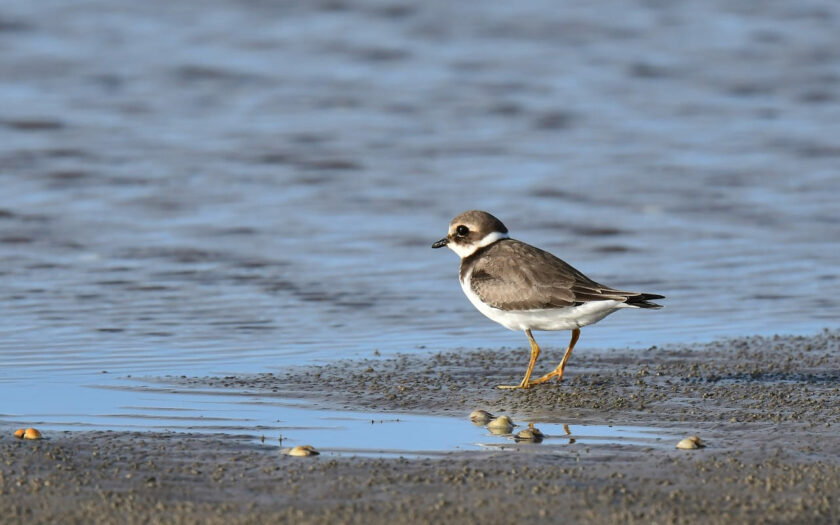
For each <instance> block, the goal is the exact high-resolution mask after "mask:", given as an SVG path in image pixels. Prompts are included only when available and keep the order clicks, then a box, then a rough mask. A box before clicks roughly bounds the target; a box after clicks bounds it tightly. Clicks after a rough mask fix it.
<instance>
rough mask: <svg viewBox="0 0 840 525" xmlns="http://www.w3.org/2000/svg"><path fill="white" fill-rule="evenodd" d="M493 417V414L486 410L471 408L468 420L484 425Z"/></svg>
mask: <svg viewBox="0 0 840 525" xmlns="http://www.w3.org/2000/svg"><path fill="white" fill-rule="evenodd" d="M493 417H494V416H493V414H491V413H490V412H488V411H486V410H473V411H472V412H471V413H470V421H472V422H473V423H475V424H476V425H480V426H484V425H486V424H487V423H488V422H489V421H490V420H491V419H493Z"/></svg>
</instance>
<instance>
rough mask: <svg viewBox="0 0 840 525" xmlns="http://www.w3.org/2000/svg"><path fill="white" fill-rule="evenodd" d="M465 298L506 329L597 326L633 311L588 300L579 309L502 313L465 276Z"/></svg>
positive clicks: (612, 302)
mask: <svg viewBox="0 0 840 525" xmlns="http://www.w3.org/2000/svg"><path fill="white" fill-rule="evenodd" d="M461 289H462V290H464V295H466V296H467V299H469V300H470V302H471V303H472V304H473V306H475V307H476V308H477V309H478V311H479V312H481V313H483V314H484V315H485V316H487V317H489V318H490V319H492V320H493V321H496V322H497V323H499V324H500V325H502V326H504V327H505V328H507V329H509V330H517V331H523V330H574V329H575V328H580V327H582V326H586V325H589V324H592V323H597V322H598V321H600V320H601V319H603V318H604V317H606V316H608V315H610V314H611V313H613V312H615V311H616V310H618V309H619V308H635V307H634V306H630V305H628V304H627V303H623V302H621V301H590V302H588V303H584V304H582V305H580V306H567V307H564V308H540V309H537V310H501V309H499V308H494V307H492V306H489V305H487V304H485V303H483V302H481V299H479V297H478V296H477V295H476V294H475V293H473V291H472V288H470V279H469V276H467V278H466V279H464V281H462V282H461Z"/></svg>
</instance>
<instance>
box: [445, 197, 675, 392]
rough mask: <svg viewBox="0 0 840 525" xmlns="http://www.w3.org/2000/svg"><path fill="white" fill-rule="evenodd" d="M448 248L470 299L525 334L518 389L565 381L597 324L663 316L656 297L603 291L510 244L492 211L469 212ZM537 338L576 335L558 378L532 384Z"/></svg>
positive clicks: (567, 268) (552, 260)
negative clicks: (612, 317) (583, 338)
mask: <svg viewBox="0 0 840 525" xmlns="http://www.w3.org/2000/svg"><path fill="white" fill-rule="evenodd" d="M443 246H446V247H448V248H450V249H451V250H452V251H454V252H455V253H456V254H458V256H459V257H460V258H461V271H460V281H461V288H462V289H463V290H464V294H465V295H466V296H467V298H468V299H469V300H470V302H471V303H472V304H473V306H475V307H476V308H477V309H478V311H479V312H481V313H482V314H484V315H485V316H487V317H489V318H490V319H492V320H493V321H496V322H497V323H499V324H500V325H502V326H504V327H505V328H508V329H509V330H517V331H519V330H521V331H524V332H525V335H526V336H527V337H528V341H529V343H530V344H531V360H530V361H529V363H528V369H527V370H526V371H525V377H523V378H522V381H521V382H520V383H519V384H518V385H499V388H530V387H532V386H534V385H539V384H542V383H545V382H547V381H549V380H551V379H553V378H557V381H561V380H562V379H563V371H564V370H565V369H566V362H568V360H569V357H570V356H571V355H572V350H573V349H574V347H575V344H576V343H577V341H578V338H579V337H580V329H581V327H583V326H586V325H590V324H593V323H597V322H598V321H600V320H601V319H603V318H604V317H606V316H608V315H609V314H611V313H613V312H615V311H617V310H620V309H622V308H662V305H659V304H656V303H653V302H651V301H652V300H655V299H664V296H662V295H657V294H652V293H640V292H623V291H621V290H616V289H615V288H610V287H609V286H604V285H603V284H598V283H596V282H595V281H593V280H592V279H590V278H589V277H587V276H585V275H584V274H582V273H581V272H580V271H578V270H576V269H575V268H573V267H572V266H571V265H570V264H568V263H566V262H565V261H563V260H562V259H559V258H558V257H555V256H554V255H552V254H550V253H548V252H546V251H544V250H541V249H539V248H537V247H535V246H531V245H530V244H526V243H524V242H522V241H517V240H516V239H511V238H510V237H509V236H508V229H507V228H506V227H505V225H504V224H502V221H500V220H499V219H497V218H496V217H494V216H492V215H490V214H489V213H487V212H485V211H480V210H471V211H466V212H464V213H462V214H460V215H458V216H457V217H455V218H454V219H452V222H450V223H449V233H448V234H447V235H446V237H444V238H443V239H441V240H439V241H437V242H436V243H434V244H433V245H432V248H441V247H443ZM531 330H571V331H572V338H571V340H570V341H569V346H568V347H567V348H566V352H565V354H563V360H562V361H560V364H559V365H557V367H556V368H555V369H554V370H552V371H551V372H549V373H547V374H545V375H544V376H542V377H540V378H538V379H535V380H533V381H532V380H531V374H532V372H533V371H534V364H535V363H536V362H537V358H538V357H539V355H540V347H539V345H537V342H536V341H535V340H534V336H533V335H532V334H531Z"/></svg>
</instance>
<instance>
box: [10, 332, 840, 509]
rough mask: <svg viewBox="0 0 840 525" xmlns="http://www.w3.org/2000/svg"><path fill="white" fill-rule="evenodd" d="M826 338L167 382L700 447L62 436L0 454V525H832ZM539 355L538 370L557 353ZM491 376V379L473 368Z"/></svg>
mask: <svg viewBox="0 0 840 525" xmlns="http://www.w3.org/2000/svg"><path fill="white" fill-rule="evenodd" d="M838 347H840V333H838V332H823V333H820V334H817V335H815V336H812V337H789V336H782V337H774V338H757V337H753V338H742V339H733V340H726V341H721V342H718V343H715V344H709V345H696V346H680V347H667V348H651V349H647V350H642V351H630V350H603V351H592V350H588V349H581V351H580V352H576V354H575V356H573V359H572V361H571V362H570V365H569V368H568V369H567V374H568V377H567V379H568V381H566V382H564V383H563V384H562V385H550V386H546V387H544V388H536V389H532V390H529V391H522V392H510V391H499V390H495V389H493V388H491V387H492V386H493V385H495V384H498V383H505V382H510V381H511V380H513V379H517V380H518V377H519V375H520V374H521V372H522V368H523V366H524V361H525V356H526V354H525V351H524V350H521V349H519V350H512V351H507V350H501V351H499V350H497V351H493V350H481V351H474V352H466V351H465V352H460V353H449V354H439V355H432V356H398V357H395V358H384V357H383V358H379V357H377V358H372V359H369V360H357V361H348V362H342V363H339V364H335V365H332V366H330V367H306V368H300V369H295V370H291V371H289V372H288V373H287V374H260V375H254V376H241V377H239V376H237V377H226V378H182V379H175V378H164V379H161V380H162V381H168V382H177V383H179V385H180V386H195V387H196V388H202V389H207V388H214V389H225V388H228V389H234V388H235V389H239V390H246V391H248V392H250V393H252V394H253V393H259V394H260V395H265V396H279V397H284V398H288V397H304V398H309V399H319V400H322V401H324V402H325V403H326V402H328V403H329V404H330V405H331V406H332V407H334V408H364V409H376V410H380V411H396V412H403V413H404V412H416V413H425V414H449V415H453V414H455V415H463V416H464V417H465V415H466V414H467V413H469V411H470V410H472V409H474V408H484V409H487V410H490V411H493V412H506V413H512V414H516V415H517V417H519V418H533V419H535V420H537V421H546V422H572V421H574V422H578V423H584V422H586V423H598V424H616V425H619V424H622V425H647V426H653V427H662V428H669V429H684V430H685V433H686V435H688V434H689V433H697V434H700V435H701V436H702V437H703V438H704V439H705V440H706V441H707V443H708V445H709V446H708V447H707V448H705V449H701V450H696V451H680V450H676V449H671V448H667V449H655V450H654V449H647V448H644V447H637V446H622V445H603V446H596V447H589V446H584V445H564V447H563V448H562V449H558V448H557V447H553V446H550V445H549V446H542V445H531V446H523V447H520V448H518V449H517V450H516V451H498V452H494V451H487V452H457V453H455V452H453V453H451V454H446V455H444V456H442V457H441V458H432V459H412V460H408V459H370V458H351V457H338V458H336V457H331V456H321V457H318V458H290V457H286V456H283V455H281V454H280V453H279V452H278V447H277V446H276V445H270V444H264V445H261V444H258V443H253V442H252V441H251V440H250V438H247V437H243V436H238V437H237V436H225V435H193V434H189V435H185V434H160V433H130V432H99V433H94V432H63V433H58V434H55V435H52V436H49V437H50V439H49V440H45V441H41V442H23V441H17V440H15V439H14V438H13V437H12V436H11V431H12V430H13V429H12V428H10V427H9V428H5V425H4V428H5V430H4V435H5V436H7V437H6V438H3V439H2V441H0V443H2V445H1V446H0V516H2V518H0V521H1V522H11V523H14V522H22V521H26V522H27V523H32V522H35V523H46V522H63V523H72V522H92V521H99V522H103V521H115V520H120V521H125V522H127V523H134V522H137V523H140V522H149V521H151V522H166V523H193V522H205V523H206V522H209V523H222V522H225V523H254V522H261V521H267V520H292V519H294V520H296V521H299V522H303V523H335V522H357V523H362V522H364V523H384V522H389V523H394V522H396V523H413V522H430V521H445V522H455V521H458V522H466V523H508V522H511V521H514V520H520V519H528V518H535V519H545V518H554V519H557V520H560V519H562V520H563V521H571V522H578V523H604V522H607V523H610V522H623V523H627V522H629V523H634V522H635V523H651V522H656V523H681V522H691V523H732V522H753V523H778V522H790V521H796V522H797V523H809V522H812V523H825V522H831V521H837V519H838V518H840V501H838V497H837V494H838V493H840V456H838V454H837V452H836V451H837V450H838V449H840V437H838V436H837V432H836V430H837V428H838V425H840V404H838V400H840V389H838V386H840V351H838V350H840V348H838ZM557 353H558V352H557V351H556V350H555V351H551V352H548V353H547V355H545V356H544V357H543V358H541V360H540V364H541V365H542V366H543V367H549V366H553V364H554V363H553V362H552V361H553V360H554V358H555V354H557ZM488 370H492V371H488Z"/></svg>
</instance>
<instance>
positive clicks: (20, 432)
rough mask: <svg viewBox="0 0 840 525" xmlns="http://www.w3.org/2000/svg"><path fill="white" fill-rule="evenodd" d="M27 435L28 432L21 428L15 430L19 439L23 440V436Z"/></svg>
mask: <svg viewBox="0 0 840 525" xmlns="http://www.w3.org/2000/svg"><path fill="white" fill-rule="evenodd" d="M25 433H26V430H24V429H22V428H19V429H17V430H15V437H16V438H18V439H23V435H24V434H25Z"/></svg>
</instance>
